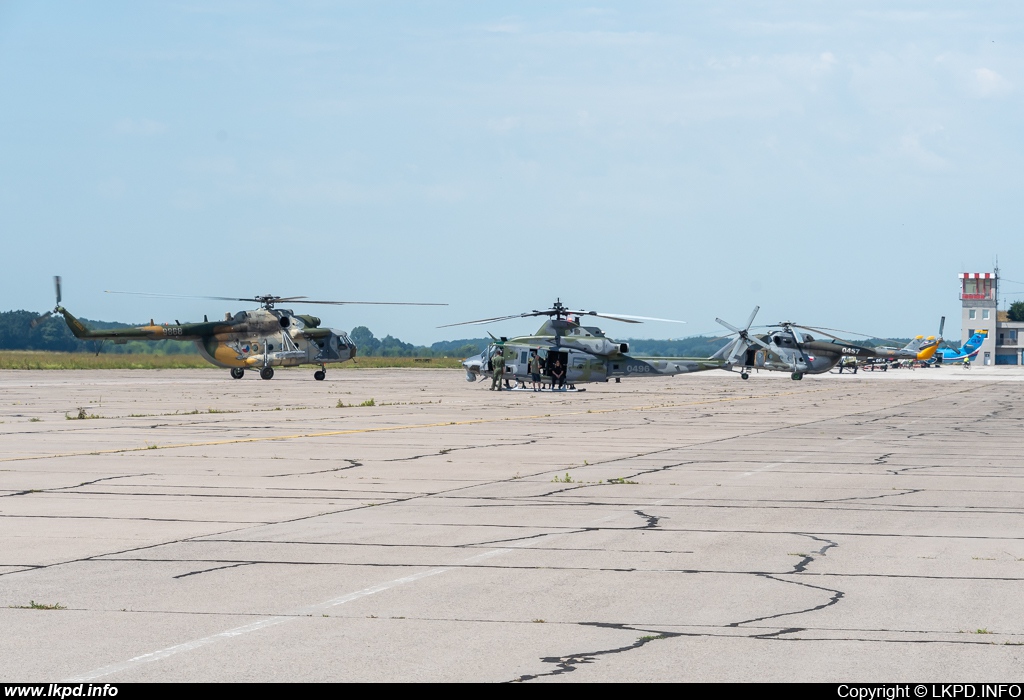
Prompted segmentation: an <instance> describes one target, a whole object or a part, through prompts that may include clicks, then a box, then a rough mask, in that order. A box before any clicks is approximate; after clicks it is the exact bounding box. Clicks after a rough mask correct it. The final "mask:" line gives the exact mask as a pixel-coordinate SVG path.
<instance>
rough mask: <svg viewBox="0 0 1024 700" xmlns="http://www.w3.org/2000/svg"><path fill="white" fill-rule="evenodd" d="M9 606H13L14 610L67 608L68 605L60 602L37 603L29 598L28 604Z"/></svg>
mask: <svg viewBox="0 0 1024 700" xmlns="http://www.w3.org/2000/svg"><path fill="white" fill-rule="evenodd" d="M11 607H12V608H15V609H16V610H67V609H68V607H67V606H66V605H61V604H60V603H54V604H52V605H47V604H46V603H37V602H36V601H34V600H30V601H29V602H28V605H12V606H11Z"/></svg>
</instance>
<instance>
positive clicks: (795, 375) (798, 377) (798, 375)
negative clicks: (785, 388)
mask: <svg viewBox="0 0 1024 700" xmlns="http://www.w3.org/2000/svg"><path fill="white" fill-rule="evenodd" d="M789 378H790V379H793V380H795V381H800V380H801V379H803V378H804V373H803V372H793V374H791V375H790V376H789Z"/></svg>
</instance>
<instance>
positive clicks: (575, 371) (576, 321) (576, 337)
mask: <svg viewBox="0 0 1024 700" xmlns="http://www.w3.org/2000/svg"><path fill="white" fill-rule="evenodd" d="M533 316H547V317H548V319H547V320H546V321H544V323H543V324H542V325H541V327H540V328H539V329H538V330H537V332H536V333H534V334H533V335H531V336H521V337H517V338H512V339H507V338H501V339H498V338H495V337H494V336H493V335H492V336H491V338H494V341H495V342H493V343H491V344H490V345H489V346H488V347H487V348H486V349H485V350H484V351H483V352H481V353H480V354H479V355H475V356H473V357H470V358H467V359H466V360H464V361H463V363H462V366H463V367H464V368H465V369H466V381H468V382H475V381H477V380H478V379H482V378H483V377H486V376H493V371H494V364H493V358H494V357H495V355H496V354H497V353H499V352H500V353H501V354H502V356H503V358H504V360H505V371H504V377H505V378H506V379H508V380H513V379H514V380H516V381H517V382H518V383H519V384H520V385H525V384H526V383H527V382H529V381H531V377H530V371H529V360H530V355H531V353H533V352H536V353H537V354H538V356H539V357H540V360H541V365H542V371H541V375H542V377H541V381H542V383H543V384H545V385H549V386H550V388H551V389H552V390H554V389H555V387H556V384H557V385H560V386H562V385H568V386H570V387H573V386H575V385H576V384H581V383H587V382H607V381H608V380H609V379H611V378H614V379H615V381H616V382H618V381H619V380H620V379H621V378H622V377H651V376H665V375H675V374H686V373H689V372H701V371H704V370H709V369H726V368H727V365H728V362H727V360H726V359H725V358H724V356H722V357H720V356H719V355H720V353H719V354H716V355H714V356H712V357H640V356H635V355H629V354H628V353H629V345H628V344H627V343H619V342H616V341H614V340H612V339H610V338H608V337H606V336H605V334H604V332H603V331H602V330H601V329H600V328H597V327H594V326H584V325H582V322H583V318H584V317H585V316H596V317H598V318H606V319H610V320H613V321H621V322H623V323H642V322H644V321H667V322H669V323H685V321H676V320H673V319H667V318H652V317H650V316H633V315H630V314H618V313H616V314H613V313H598V312H597V311H573V310H570V309H569V308H567V307H566V306H565V305H563V304H562V301H561V299H558V300H556V301H555V303H554V304H553V305H552V306H551V308H550V309H544V310H537V309H534V310H533V311H528V312H526V313H521V314H513V315H511V316H496V317H494V318H484V319H480V320H477V321H465V322H462V323H451V324H448V325H446V326H440V328H451V327H452V326H464V325H482V324H486V323H496V322H498V321H507V320H509V319H514V318H528V317H533ZM727 347H728V346H727ZM556 364H557V365H560V367H561V368H562V371H564V376H559V372H558V371H557V370H556Z"/></svg>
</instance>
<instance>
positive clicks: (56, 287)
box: [29, 275, 61, 328]
mask: <svg viewBox="0 0 1024 700" xmlns="http://www.w3.org/2000/svg"><path fill="white" fill-rule="evenodd" d="M60 286H61V284H60V276H59V275H56V276H54V278H53V290H54V294H55V296H56V297H57V305H56V306H55V307H54V309H53V311H47V312H46V313H45V314H43V315H42V316H39V317H38V318H35V319H33V320H32V323H30V324H29V327H30V328H35V327H36V326H38V325H39V324H40V323H42V322H43V321H45V320H46V319H48V318H50V316H53V314H54V313H55V312H57V311H60V300H61V294H60Z"/></svg>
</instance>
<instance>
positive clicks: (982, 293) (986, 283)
mask: <svg viewBox="0 0 1024 700" xmlns="http://www.w3.org/2000/svg"><path fill="white" fill-rule="evenodd" d="M998 289H999V271H998V270H996V271H995V272H961V273H960V303H961V306H962V312H961V317H960V329H961V332H960V335H961V338H960V345H961V346H963V344H964V343H966V342H967V339H968V338H970V337H971V336H972V335H974V333H975V332H976V331H981V330H984V331H988V337H987V338H986V339H985V342H984V343H982V344H981V349H980V350H979V352H978V356H977V360H975V361H976V362H979V363H981V364H983V365H992V364H996V365H1017V364H1024V356H1022V352H1024V342H1022V341H1024V323H1020V322H1015V321H1011V320H1010V319H1009V317H1008V316H1007V312H1005V311H999V310H998V309H997V308H996V306H997V301H996V300H997V299H998Z"/></svg>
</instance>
